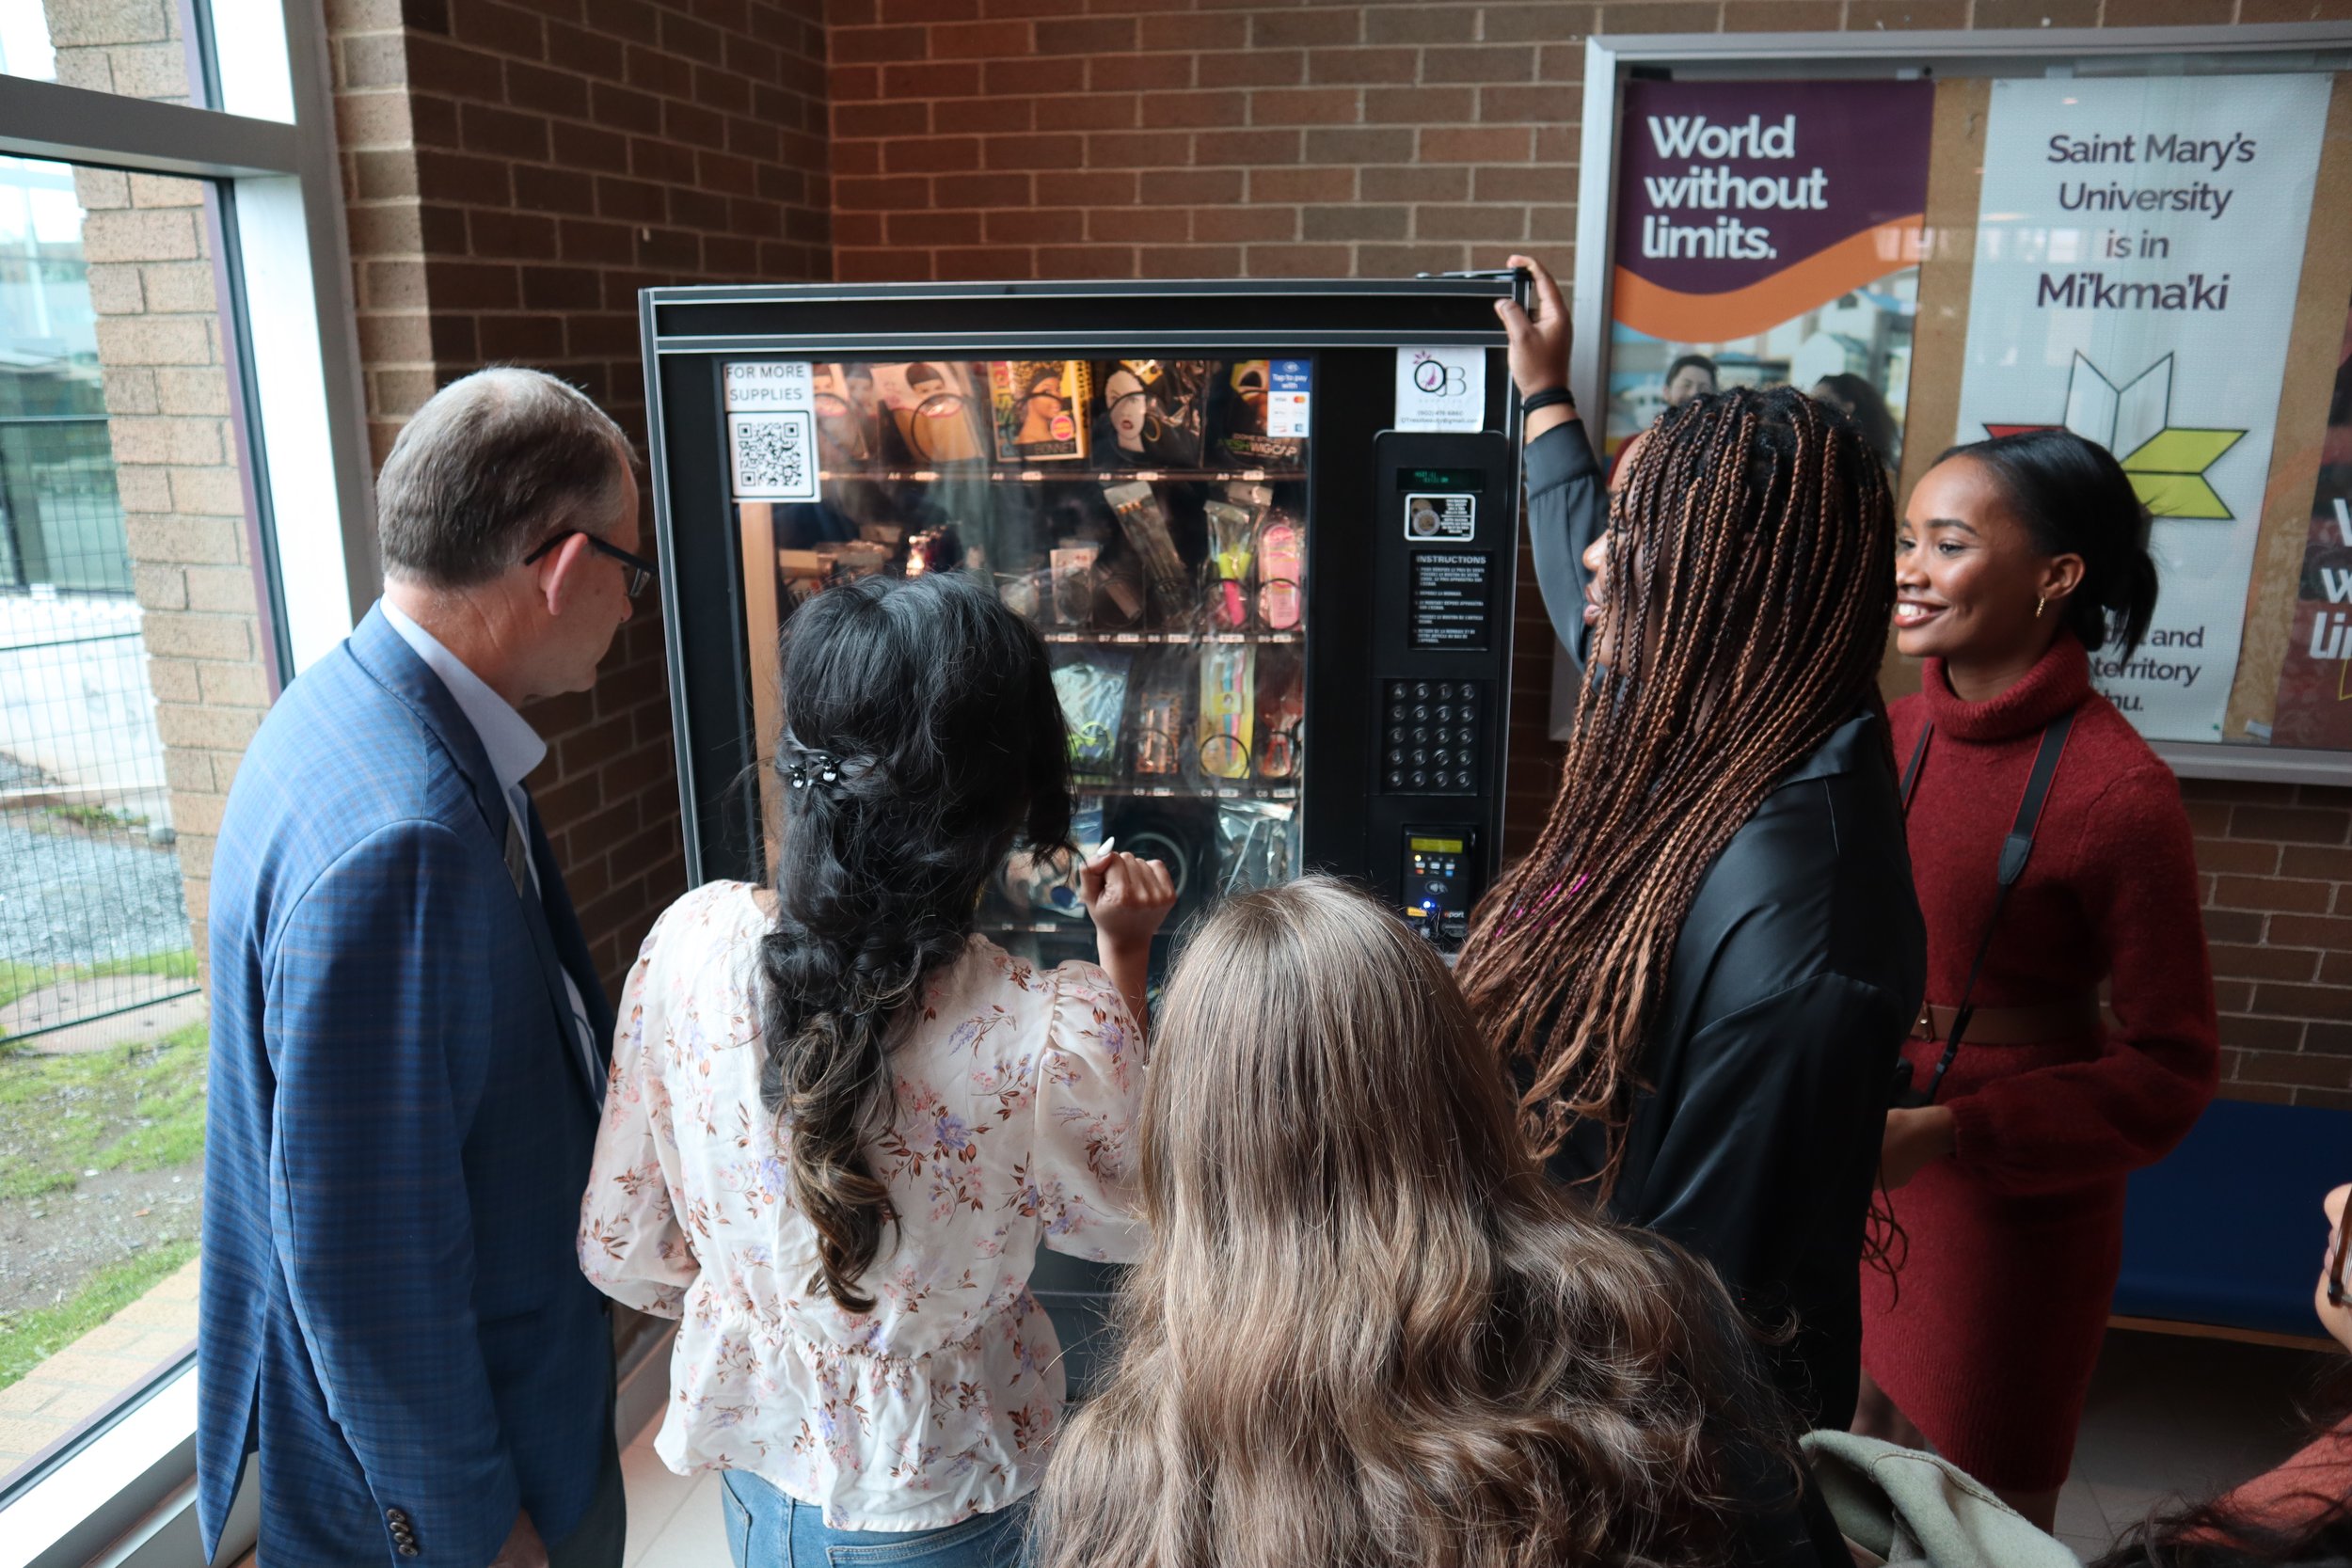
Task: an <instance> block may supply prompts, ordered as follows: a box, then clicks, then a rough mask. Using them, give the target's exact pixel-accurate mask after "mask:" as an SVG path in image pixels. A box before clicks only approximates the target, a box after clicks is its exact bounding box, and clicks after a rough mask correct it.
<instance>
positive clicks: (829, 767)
mask: <svg viewBox="0 0 2352 1568" xmlns="http://www.w3.org/2000/svg"><path fill="white" fill-rule="evenodd" d="M777 760H778V761H779V763H781V765H782V771H783V773H784V776H785V777H786V778H787V779H788V780H789V781H791V785H792V787H793V788H794V789H806V788H808V787H809V786H810V785H811V784H818V785H822V786H824V787H826V788H827V789H828V790H830V788H831V787H832V786H833V785H834V784H839V783H840V782H841V781H842V780H843V779H844V778H846V777H848V776H849V772H850V769H849V768H848V766H847V765H846V764H844V763H843V762H842V760H841V759H840V758H839V757H837V756H835V755H834V754H833V753H832V752H823V751H818V749H817V748H816V747H814V746H807V745H803V743H802V741H801V737H800V736H796V735H794V734H793V733H792V732H791V731H790V730H787V731H785V732H784V747H783V755H782V756H780V757H779V758H778V759H777Z"/></svg>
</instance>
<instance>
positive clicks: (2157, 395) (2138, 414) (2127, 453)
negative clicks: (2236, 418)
mask: <svg viewBox="0 0 2352 1568" xmlns="http://www.w3.org/2000/svg"><path fill="white" fill-rule="evenodd" d="M2171 416H2172V356H2170V355H2169V354H2168V355H2166V356H2164V357H2163V358H2161V359H2159V360H2157V361H2156V362H2155V363H2154V364H2153V365H2151V366H2149V367H2148V368H2147V369H2146V370H2144V371H2142V372H2139V373H2138V374H2137V375H2136V376H2134V377H2132V379H2131V380H2129V381H2127V382H2124V383H2123V384H2122V385H2121V386H2118V385H2117V384H2116V383H2115V382H2113V381H2111V380H2109V379H2108V378H2107V376H2106V372H2103V371H2101V370H2100V369H2099V367H2098V366H2096V365H2094V364H2092V363H2091V362H2090V360H2089V359H2087V358H2085V357H2084V356H2083V355H2082V353H2081V351H2080V350H2077V351H2076V352H2075V355H2074V371H2073V372H2072V373H2071V374H2070V375H2069V376H2068V377H2067V383H2066V423H2065V428H2066V429H2068V430H2071V431H2073V432H2074V434H2075V435H2077V436H2081V437H2083V439H2085V440H2087V441H2096V442H2098V443H2099V445H2101V446H2103V447H2105V448H2106V449H2107V451H2111V452H2114V453H2115V454H2116V461H2117V462H2119V463H2121V464H2122V467H2123V472H2124V473H2125V474H2126V475H2128V476H2129V477H2130V479H2131V482H2132V488H2133V489H2134V490H2135V491H2137V492H2138V495H2139V499H2140V502H2141V504H2142V505H2144V506H2146V507H2147V508H2148V510H2149V511H2150V512H2151V513H2153V515H2156V516H2159V517H2188V518H2195V519H2200V520H2211V521H2217V522H2226V521H2228V520H2229V519H2230V518H2231V517H2232V516H2233V513H2232V512H2231V511H2230V509H2229V507H2228V506H2227V505H2226V504H2224V503H2223V501H2222V499H2221V497H2220V494H2219V493H2218V492H2217V491H2216V490H2215V489H2214V487H2213V485H2212V484H2211V483H2208V482H2207V481H2206V479H2205V471H2206V470H2207V469H2209V468H2211V467H2213V466H2214V464H2215V463H2216V462H2217V461H2218V460H2219V458H2220V456H2221V454H2222V453H2223V452H2225V451H2229V450H2230V449H2231V448H2232V447H2233V446H2236V445H2237V444H2238V442H2239V441H2240V440H2242V439H2244V438H2245V436H2246V432H2244V431H2243V430H2193V429H2187V428H2183V427H2176V426H2174V425H2173V424H2172V423H2171ZM1984 428H1985V433H1986V434H1987V435H1990V436H2014V435H2016V434H2017V433H2018V432H2020V431H2026V430H2053V429H2056V428H2058V427H2057V426H2054V425H2046V424H1988V425H1986V426H1985V427H1984Z"/></svg>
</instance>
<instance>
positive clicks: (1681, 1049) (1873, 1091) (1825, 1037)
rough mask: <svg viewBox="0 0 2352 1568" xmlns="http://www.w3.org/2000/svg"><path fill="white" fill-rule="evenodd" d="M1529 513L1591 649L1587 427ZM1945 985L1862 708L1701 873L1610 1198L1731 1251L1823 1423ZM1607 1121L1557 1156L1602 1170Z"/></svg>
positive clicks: (1539, 465)
mask: <svg viewBox="0 0 2352 1568" xmlns="http://www.w3.org/2000/svg"><path fill="white" fill-rule="evenodd" d="M1525 461H1526V471H1527V492H1528V495H1527V499H1528V526H1529V529H1530V531H1531V533H1532V534H1533V539H1532V544H1533V546H1534V556H1535V564H1536V578H1537V581H1538V583H1539V585H1540V586H1541V587H1542V589H1543V594H1544V603H1545V606H1546V608H1547V609H1548V610H1549V612H1550V615H1551V621H1552V626H1553V628H1554V629H1555V630H1556V631H1557V632H1558V633H1559V635H1560V638H1561V640H1562V641H1563V642H1564V643H1565V644H1566V646H1567V647H1568V649H1569V651H1570V652H1571V653H1573V654H1575V655H1577V656H1578V662H1579V664H1580V666H1581V664H1582V662H1583V654H1584V651H1585V650H1584V647H1583V641H1584V636H1585V627H1584V624H1583V608H1584V598H1583V589H1584V581H1585V577H1584V571H1583V567H1582V564H1581V561H1580V559H1579V558H1580V557H1581V554H1582V551H1583V548H1584V546H1586V545H1588V544H1590V543H1591V542H1592V540H1593V539H1594V537H1595V536H1596V535H1597V533H1598V531H1599V530H1600V527H1601V524H1602V520H1603V516H1604V501H1603V497H1602V492H1601V486H1600V474H1599V470H1598V468H1597V466H1596V465H1595V463H1594V461H1593V454H1592V449H1591V448H1590V447H1589V446H1587V445H1586V444H1585V439H1584V430H1583V427H1582V426H1581V424H1577V423H1573V422H1571V423H1569V424H1566V425H1564V426H1562V427H1560V428H1559V429H1557V430H1552V431H1547V432H1546V433H1545V434H1544V435H1543V436H1539V437H1538V438H1537V439H1536V440H1534V442H1532V443H1531V444H1530V445H1529V446H1528V449H1527V452H1526V459H1525ZM1926 983H1927V927H1926V925H1925V923H1924V922H1923V921H1922V920H1921V919H1920V915H1919V904H1918V899H1917V898H1916V896H1915V895H1914V894H1913V892H1912V886H1911V854H1910V850H1909V848H1908V847H1907V846H1906V842H1905V839H1904V836H1903V814H1902V805H1901V801H1900V799H1899V791H1898V788H1897V781H1896V774H1895V764H1894V757H1893V754H1892V752H1890V751H1889V749H1888V742H1887V737H1886V731H1885V727H1884V725H1883V721H1881V720H1879V719H1878V718H1876V717H1874V716H1872V715H1869V714H1860V715H1857V716H1856V717H1855V718H1853V719H1851V720H1850V721H1848V722H1846V723H1845V724H1843V725H1841V726H1840V727H1839V728H1838V729H1836V731H1834V732H1832V734H1831V735H1830V736H1829V738H1828V739H1827V740H1825V741H1823V742H1822V743H1821V745H1820V748H1819V749H1818V750H1816V751H1815V752H1813V754H1812V755H1811V756H1809V757H1807V758H1805V760H1804V762H1803V763H1801V764H1799V765H1798V766H1797V767H1796V768H1792V769H1791V770H1790V771H1789V772H1788V775H1787V776H1786V777H1784V778H1783V779H1782V780H1781V781H1780V782H1779V783H1778V784H1775V785H1774V786H1773V788H1772V792H1771V793H1770V794H1769V795H1767V796H1766V797H1765V798H1764V800H1763V801H1762V802H1761V803H1760V804H1759V805H1757V807H1756V813H1755V815H1754V816H1751V817H1749V818H1748V820H1747V821H1746V823H1744V824H1743V825H1742V826H1741V827H1740V831H1739V832H1737V833H1736V834H1734V835H1733V837H1732V840H1731V842H1730V844H1729V845H1727V846H1726V847H1724V851H1723V853H1722V855H1721V856H1719V857H1718V858H1717V860H1716V862H1715V863H1714V865H1713V866H1711V867H1710V868H1709V869H1708V873H1707V875H1706V878H1705V879H1703V880H1702V881H1701V882H1700V883H1699V889H1698V893H1697V895H1695V897H1694V898H1693V899H1692V905H1691V913H1690V916H1689V918H1688V919H1686V920H1685V921H1684V922H1683V927H1682V933H1681V935H1680V937H1679V938H1678V939H1677V942H1676V943H1675V952H1674V959H1673V963H1672V965H1671V967H1670V968H1669V970H1668V974H1667V981H1666V996H1665V999H1664V1002H1663V1004H1662V1006H1661V1008H1660V1011H1659V1014H1658V1018H1657V1022H1656V1023H1655V1024H1654V1025H1653V1027H1652V1031H1651V1036H1650V1040H1649V1044H1648V1048H1647V1050H1646V1051H1645V1053H1644V1055H1643V1059H1642V1065H1641V1080H1642V1084H1643V1085H1644V1087H1643V1089H1642V1091H1641V1093H1640V1094H1639V1096H1638V1097H1637V1099H1636V1100H1635V1101H1634V1107H1633V1114H1632V1119H1631V1122H1630V1124H1629V1126H1628V1127H1627V1129H1626V1132H1625V1138H1626V1144H1625V1158H1624V1163H1623V1164H1622V1166H1621V1167H1620V1170H1619V1174H1618V1179H1617V1182H1616V1186H1615V1189H1614V1192H1613V1196H1612V1197H1611V1200H1610V1209H1611V1211H1612V1212H1613V1213H1614V1214H1615V1215H1616V1217H1617V1218H1619V1219H1622V1220H1625V1221H1628V1222H1629V1223H1631V1224H1634V1225H1639V1226H1643V1227H1646V1228H1648V1229H1651V1230H1655V1231H1657V1232H1659V1233H1660V1234H1661V1235H1665V1236H1670V1237H1672V1238H1673V1239H1674V1240H1676V1241H1677V1242H1680V1243H1682V1244H1683V1245H1685V1246H1687V1247H1689V1248H1690V1249H1691V1250H1692V1251H1693V1252H1695V1253H1697V1254H1698V1255H1699V1256H1701V1257H1703V1258H1705V1259H1708V1261H1709V1262H1711V1263H1713V1264H1714V1265H1715V1267H1716V1269H1717V1271H1718V1272H1719V1273H1721V1274H1722V1275H1723V1276H1724V1283H1725V1284H1727V1285H1729V1286H1730V1287H1731V1289H1732V1291H1733V1293H1734V1294H1735V1295H1737V1296H1738V1297H1739V1298H1740V1302H1741V1304H1742V1305H1743V1306H1744V1307H1747V1309H1748V1311H1749V1313H1750V1314H1751V1316H1752V1317H1754V1318H1755V1319H1756V1321H1757V1322H1759V1323H1764V1324H1767V1325H1774V1324H1779V1323H1788V1321H1789V1320H1790V1319H1791V1318H1792V1317H1793V1319H1794V1322H1795V1336H1794V1338H1792V1339H1790V1340H1788V1342H1787V1343H1785V1344H1782V1345H1780V1346H1777V1347H1775V1348H1774V1349H1773V1350H1772V1352H1771V1354H1770V1357H1769V1358H1770V1359H1771V1360H1772V1363H1773V1366H1772V1370H1773V1373H1774V1375H1775V1377H1776V1379H1777V1380H1778V1381H1779V1383H1780V1385H1781V1387H1782V1389H1783V1391H1784V1392H1785V1393H1787V1394H1788V1396H1789V1398H1790V1399H1792V1400H1793V1401H1794V1402H1796V1404H1797V1407H1798V1410H1799V1412H1800V1414H1801V1415H1803V1417H1804V1418H1805V1419H1806V1421H1807V1422H1808V1423H1809V1424H1811V1425H1815V1426H1832V1427H1840V1428H1842V1427H1844V1426H1845V1425H1846V1423H1847V1421H1848V1420H1849V1418H1851V1415H1852V1413H1853V1403H1854V1396H1855V1392H1856V1390H1857V1388H1858V1386H1859V1384H1860V1371H1861V1355H1862V1307H1861V1294H1860V1279H1859V1274H1858V1270H1859V1269H1860V1266H1861V1260H1862V1251H1863V1237H1864V1229H1865V1225H1866V1222H1867V1212H1868V1209H1869V1201H1870V1194H1871V1191H1872V1188H1873V1185H1874V1183H1875V1181H1876V1179H1877V1172H1878V1160H1879V1145H1880V1143H1881V1141H1882V1139H1883V1134H1884V1132H1885V1125H1886V1103H1887V1092H1888V1085H1889V1082H1890V1080H1891V1077H1892V1074H1893V1072H1894V1067H1895V1062H1896V1058H1897V1055H1898V1053H1899V1051H1900V1049H1901V1046H1902V1041H1903V1038H1904V1037H1905V1036H1906V1035H1907V1034H1908V1033H1909V1032H1910V1028H1911V1022H1912V1020H1914V1019H1915V1018H1916V1017H1917V1016H1918V1012H1919V1003H1920V999H1921V996H1922V994H1923V992H1924V990H1925V988H1926ZM1603 1155H1604V1149H1603V1144H1602V1139H1601V1135H1600V1129H1599V1128H1598V1127H1597V1126H1587V1127H1585V1128H1583V1129H1581V1131H1580V1134H1579V1135H1578V1136H1576V1137H1574V1138H1572V1139H1571V1140H1570V1142H1569V1144H1568V1145H1567V1147H1566V1148H1564V1149H1562V1150H1561V1152H1560V1153H1559V1154H1558V1155H1557V1156H1556V1157H1555V1158H1554V1160H1553V1162H1552V1170H1553V1173H1554V1174H1555V1175H1557V1176H1559V1177H1561V1178H1563V1179H1564V1180H1580V1179H1583V1178H1588V1177H1590V1176H1592V1175H1593V1174H1594V1173H1595V1172H1596V1171H1597V1170H1598V1169H1599V1168H1600V1165H1601V1164H1602V1161H1603Z"/></svg>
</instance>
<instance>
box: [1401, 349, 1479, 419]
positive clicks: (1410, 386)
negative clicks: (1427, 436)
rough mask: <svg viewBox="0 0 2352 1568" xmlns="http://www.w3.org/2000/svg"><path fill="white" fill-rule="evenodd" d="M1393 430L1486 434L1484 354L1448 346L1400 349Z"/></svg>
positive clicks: (1476, 350) (1475, 350)
mask: <svg viewBox="0 0 2352 1568" xmlns="http://www.w3.org/2000/svg"><path fill="white" fill-rule="evenodd" d="M1396 428H1397V429H1399V430H1431V431H1457V432H1459V431H1470V432H1475V431H1480V430H1484V429H1486V350H1485V349H1483V348H1459V347H1454V346H1451V345H1449V346H1446V347H1443V348H1412V347H1406V348H1400V349H1398V350H1397V351H1396Z"/></svg>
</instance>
